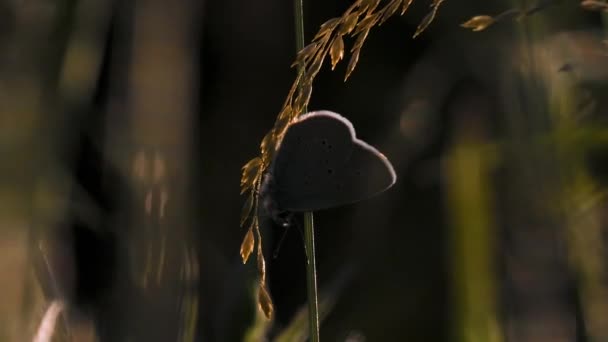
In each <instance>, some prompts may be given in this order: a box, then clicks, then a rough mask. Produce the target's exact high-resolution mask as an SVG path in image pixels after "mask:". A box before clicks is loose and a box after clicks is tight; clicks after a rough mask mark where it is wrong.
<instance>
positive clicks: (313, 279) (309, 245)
mask: <svg viewBox="0 0 608 342" xmlns="http://www.w3.org/2000/svg"><path fill="white" fill-rule="evenodd" d="M294 9H295V20H294V23H295V27H296V50H297V51H300V50H301V49H303V48H304V4H303V0H294ZM298 72H300V73H302V72H304V70H303V67H302V66H301V67H300V69H299V70H298ZM306 111H307V109H306V107H304V109H303V112H306ZM314 233H315V229H314V223H313V215H312V212H308V213H304V241H305V244H306V256H307V263H306V279H307V288H308V323H309V328H310V341H312V342H318V341H319V304H318V298H317V297H318V296H317V265H316V261H315V234H314Z"/></svg>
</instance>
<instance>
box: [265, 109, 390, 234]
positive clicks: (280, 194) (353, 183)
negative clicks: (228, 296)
mask: <svg viewBox="0 0 608 342" xmlns="http://www.w3.org/2000/svg"><path fill="white" fill-rule="evenodd" d="M395 181H396V176H395V171H394V169H393V167H392V165H391V164H390V162H389V161H388V159H387V158H386V157H384V155H382V154H381V153H380V152H379V151H378V150H376V149H375V148H374V147H372V146H370V145H368V144H367V143H365V142H364V141H362V140H359V139H357V137H356V135H355V129H354V127H353V125H352V124H351V123H350V121H348V120H347V119H346V118H344V117H342V116H341V115H339V114H336V113H333V112H330V111H318V112H311V113H308V114H305V115H303V116H301V117H300V118H299V119H298V120H297V121H295V122H294V123H292V124H290V126H289V127H288V128H287V131H286V132H285V135H284V137H283V140H282V141H281V144H280V145H279V147H278V149H277V151H276V154H275V157H274V159H273V162H272V163H271V165H270V167H269V170H268V172H267V174H266V175H265V176H264V179H263V182H262V186H261V188H260V200H261V204H262V207H263V208H264V209H265V210H266V212H267V213H268V214H269V215H270V216H272V217H273V218H274V219H275V221H276V222H277V223H279V224H281V225H283V226H286V225H289V224H290V221H291V219H292V214H293V213H297V212H306V211H316V210H322V209H328V208H332V207H337V206H341V205H345V204H350V203H354V202H358V201H361V200H364V199H367V198H369V197H372V196H374V195H376V194H378V193H381V192H383V191H385V190H386V189H388V188H390V187H391V186H392V185H393V184H394V183H395Z"/></svg>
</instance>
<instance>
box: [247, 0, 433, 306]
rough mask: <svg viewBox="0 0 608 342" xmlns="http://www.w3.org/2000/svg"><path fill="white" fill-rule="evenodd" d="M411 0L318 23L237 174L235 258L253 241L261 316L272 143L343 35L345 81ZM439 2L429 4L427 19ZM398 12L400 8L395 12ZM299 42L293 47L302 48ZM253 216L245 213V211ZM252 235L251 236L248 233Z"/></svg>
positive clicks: (359, 2) (338, 50)
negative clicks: (373, 33)
mask: <svg viewBox="0 0 608 342" xmlns="http://www.w3.org/2000/svg"><path fill="white" fill-rule="evenodd" d="M412 2H413V0H385V1H381V0H356V1H354V2H353V3H352V4H351V5H350V7H348V8H347V9H346V10H345V11H344V13H342V15H341V16H340V17H335V18H332V19H329V20H327V21H326V22H325V23H323V24H322V25H321V27H320V28H319V31H318V32H317V33H316V35H315V36H314V38H313V40H312V42H310V43H309V44H308V45H306V46H305V47H303V48H301V49H300V51H299V52H298V53H297V55H296V58H295V60H294V62H293V64H292V67H296V68H297V69H298V73H297V76H296V79H295V80H294V82H293V84H292V86H291V88H290V90H289V93H288V94H287V97H286V99H285V102H284V104H283V107H282V108H281V111H280V113H279V115H278V116H277V120H276V121H275V124H274V126H273V128H272V129H271V130H270V131H269V132H268V133H267V134H266V135H265V136H264V138H263V139H262V142H261V143H260V156H259V157H256V158H254V159H252V160H250V161H249V162H248V163H247V164H245V166H243V173H242V176H241V194H244V193H246V192H249V194H248V195H249V197H248V198H247V200H246V203H245V206H244V208H243V212H242V215H241V226H244V225H245V224H246V223H247V222H248V221H249V220H251V223H250V227H249V229H248V230H247V233H246V234H245V237H244V239H243V242H242V243H241V250H240V254H241V258H242V260H243V262H244V263H246V262H247V260H248V259H249V256H250V255H251V253H253V249H254V248H255V245H256V240H257V267H258V272H259V275H260V284H259V295H258V305H259V306H260V308H261V310H262V311H263V312H264V314H265V316H266V317H267V318H270V317H271V316H272V312H273V306H272V300H271V298H270V295H269V293H268V290H267V288H266V267H265V261H264V256H263V254H262V247H261V246H262V236H261V234H260V228H259V223H258V220H257V212H258V193H259V187H260V185H261V183H262V182H261V180H262V175H263V174H264V172H265V171H266V169H267V168H268V166H269V165H270V162H271V161H272V158H273V156H274V153H275V151H276V148H277V146H278V144H279V143H280V141H281V139H282V137H283V134H284V133H285V130H286V129H287V127H288V126H289V124H290V123H291V122H293V121H294V120H295V119H296V118H297V117H298V116H299V115H300V114H302V113H303V112H304V111H305V108H306V107H307V106H308V103H309V101H310V97H311V95H312V90H313V83H314V79H315V77H316V76H317V74H318V73H319V71H320V70H321V68H322V66H323V63H324V61H325V59H326V57H327V55H329V56H330V59H331V68H332V70H333V69H334V68H335V67H336V65H337V64H338V63H339V62H340V61H341V60H343V59H344V58H345V42H344V36H350V37H352V38H355V43H354V44H353V46H352V48H351V49H350V50H349V51H350V53H351V56H350V59H349V62H348V66H347V68H346V73H345V78H344V80H345V81H346V80H347V79H348V77H349V76H350V75H351V74H352V72H353V71H354V69H355V67H356V66H357V63H358V61H359V56H360V54H361V50H362V48H363V44H364V43H365V40H366V39H367V37H368V34H369V32H370V30H371V29H372V28H373V27H374V26H376V25H380V24H382V23H384V22H386V21H387V20H388V19H389V18H391V17H392V16H394V15H395V14H396V13H400V14H401V15H402V14H404V13H405V12H406V11H407V9H408V8H409V7H410V5H411V4H412ZM442 2H443V0H434V2H433V5H432V7H433V12H432V13H433V17H434V15H435V13H436V11H437V8H438V7H439V4H440V3H442ZM399 9H401V10H400V11H399ZM431 21H432V18H430V19H427V22H426V23H425V25H424V26H423V27H419V29H418V30H417V34H419V33H420V32H422V31H423V30H424V29H426V27H427V26H428V24H429V23H430V22H431ZM303 45H304V44H299V46H303ZM252 212H253V213H254V214H253V215H251V213H252ZM254 231H255V234H254Z"/></svg>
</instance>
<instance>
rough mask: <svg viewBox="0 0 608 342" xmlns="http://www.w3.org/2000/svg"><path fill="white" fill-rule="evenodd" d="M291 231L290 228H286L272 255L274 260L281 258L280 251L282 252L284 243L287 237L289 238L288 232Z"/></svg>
mask: <svg viewBox="0 0 608 342" xmlns="http://www.w3.org/2000/svg"><path fill="white" fill-rule="evenodd" d="M288 230H289V226H287V227H285V231H283V236H281V240H279V243H278V244H277V247H276V248H275V249H274V252H273V253H272V258H273V259H276V258H277V257H278V256H279V250H281V246H283V241H285V237H286V236H287V231H288Z"/></svg>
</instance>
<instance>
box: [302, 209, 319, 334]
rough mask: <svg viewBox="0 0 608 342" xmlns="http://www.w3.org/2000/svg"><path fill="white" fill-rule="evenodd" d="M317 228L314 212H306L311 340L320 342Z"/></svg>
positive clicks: (305, 232)
mask: <svg viewBox="0 0 608 342" xmlns="http://www.w3.org/2000/svg"><path fill="white" fill-rule="evenodd" d="M314 233H315V230H314V224H313V215H312V212H309V213H304V241H305V243H306V256H307V257H308V262H307V264H306V279H307V281H308V321H309V327H310V341H311V342H319V300H318V298H317V264H316V261H315V234H314Z"/></svg>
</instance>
